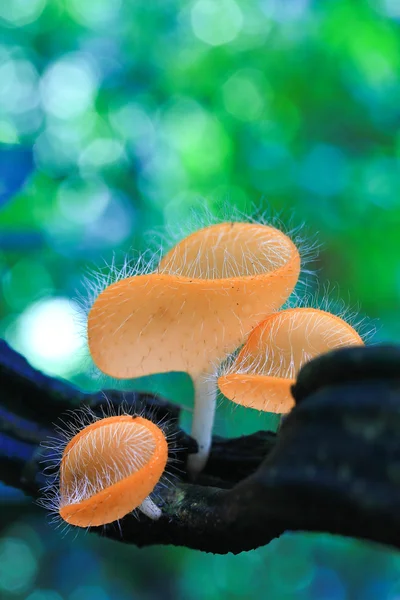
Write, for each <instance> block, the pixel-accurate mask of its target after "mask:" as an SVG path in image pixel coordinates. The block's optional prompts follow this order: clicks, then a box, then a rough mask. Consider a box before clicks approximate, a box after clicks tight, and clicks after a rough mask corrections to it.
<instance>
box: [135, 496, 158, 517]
mask: <svg viewBox="0 0 400 600" xmlns="http://www.w3.org/2000/svg"><path fill="white" fill-rule="evenodd" d="M138 509H139V510H141V511H142V513H144V514H145V515H146V517H149V519H152V520H153V521H157V520H158V519H159V518H160V517H161V508H159V507H158V506H157V505H156V504H154V502H153V500H152V499H151V498H150V496H147V498H145V499H144V500H143V502H142V504H140V505H139V506H138Z"/></svg>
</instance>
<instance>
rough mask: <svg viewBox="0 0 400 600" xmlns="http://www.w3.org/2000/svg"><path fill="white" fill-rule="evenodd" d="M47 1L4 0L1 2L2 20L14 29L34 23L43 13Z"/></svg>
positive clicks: (0, 16)
mask: <svg viewBox="0 0 400 600" xmlns="http://www.w3.org/2000/svg"><path fill="white" fill-rule="evenodd" d="M45 6H46V0H3V1H2V2H0V19H4V21H6V23H7V24H8V25H10V26H12V27H21V26H23V25H28V24H29V23H33V21H36V19H37V18H38V17H39V16H40V15H41V13H42V12H43V9H44V7H45Z"/></svg>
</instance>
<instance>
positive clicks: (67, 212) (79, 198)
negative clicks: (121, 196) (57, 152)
mask: <svg viewBox="0 0 400 600" xmlns="http://www.w3.org/2000/svg"><path fill="white" fill-rule="evenodd" d="M109 203H110V190H109V189H108V187H107V186H106V185H105V184H104V183H103V182H102V181H101V180H100V179H77V178H70V179H67V180H65V181H64V182H63V183H62V184H61V185H60V186H59V188H58V191H57V204H58V207H59V210H60V213H61V215H62V216H63V217H65V218H66V219H68V220H69V221H71V222H72V223H76V224H79V225H85V224H89V223H93V222H94V221H96V220H97V219H98V218H99V217H101V215H102V214H103V213H104V211H105V210H106V209H107V206H108V205H109Z"/></svg>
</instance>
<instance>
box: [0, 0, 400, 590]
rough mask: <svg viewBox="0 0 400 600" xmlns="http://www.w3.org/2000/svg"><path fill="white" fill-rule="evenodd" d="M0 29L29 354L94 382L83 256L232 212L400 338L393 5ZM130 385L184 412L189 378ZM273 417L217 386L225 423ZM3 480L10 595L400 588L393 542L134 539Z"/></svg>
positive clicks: (58, 6) (2, 209) (44, 12)
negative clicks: (224, 547) (198, 546)
mask: <svg viewBox="0 0 400 600" xmlns="http://www.w3.org/2000/svg"><path fill="white" fill-rule="evenodd" d="M0 23H1V26H2V31H1V32H2V36H1V38H0V167H1V174H2V177H3V179H4V181H3V183H1V182H0V184H1V185H0V193H3V192H4V190H5V195H3V198H5V199H3V200H2V204H0V335H1V336H2V337H4V338H5V339H6V340H7V341H9V342H10V343H11V345H12V346H13V347H15V348H16V349H18V350H19V351H21V352H22V353H23V354H24V355H25V356H27V358H28V359H29V360H30V361H31V362H32V363H33V364H34V365H35V366H37V367H38V368H41V369H42V370H44V371H46V372H49V373H51V374H55V375H59V376H62V377H66V378H68V379H70V380H71V381H73V382H74V383H77V384H78V385H80V386H82V387H85V388H87V389H96V388H99V387H100V385H101V384H102V380H101V379H99V378H98V377H96V375H95V373H94V372H93V370H92V369H91V368H90V365H89V364H88V361H87V359H86V355H85V349H84V347H83V346H82V344H83V338H82V335H81V327H80V325H79V324H77V323H78V321H79V319H78V318H77V312H78V313H79V306H78V305H77V304H76V303H75V299H76V298H77V295H78V294H79V293H83V294H85V291H84V288H83V287H82V279H83V277H84V274H85V273H86V272H87V269H88V268H93V267H96V266H97V268H102V267H103V265H104V261H105V262H106V263H110V262H111V261H112V259H113V256H114V257H115V261H116V263H117V264H118V263H120V262H122V261H123V257H124V256H125V255H127V254H129V255H133V254H134V253H135V252H136V251H144V250H146V248H147V247H148V246H149V245H151V246H154V240H155V239H159V235H160V232H161V233H163V232H165V231H166V230H169V229H170V228H172V229H174V228H175V229H176V228H181V227H182V228H185V226H186V224H187V222H188V220H190V219H191V218H192V215H193V212H194V214H195V215H198V214H201V215H204V213H205V212H206V213H207V212H208V213H209V214H211V215H213V216H214V217H215V218H229V217H230V216H231V215H232V213H233V211H234V210H235V209H236V210H239V211H241V212H242V213H245V214H247V215H248V216H253V215H255V214H260V213H265V214H266V215H267V218H276V217H279V219H280V220H281V222H282V223H283V224H284V225H285V226H287V227H290V226H293V225H295V226H298V225H302V224H304V229H303V236H304V237H305V238H308V237H311V238H312V239H315V236H316V239H317V240H318V242H319V243H320V244H321V247H320V256H319V260H318V262H317V263H315V264H313V265H311V266H312V267H313V268H317V269H318V281H319V287H318V286H317V284H316V279H315V278H311V279H310V280H309V286H310V287H309V290H310V292H311V293H313V294H314V296H315V297H316V298H317V299H319V300H321V298H322V297H323V296H324V294H325V295H326V290H327V289H328V290H329V295H330V297H331V299H332V300H333V303H334V304H333V306H338V309H339V308H340V306H339V305H340V299H342V300H343V301H344V303H345V304H346V305H349V306H350V307H354V306H356V307H357V312H358V314H359V315H361V316H367V323H366V325H365V330H366V331H367V330H369V329H371V328H373V327H374V326H375V327H376V329H377V331H376V334H375V336H374V338H373V340H374V341H375V342H379V341H400V320H399V304H400V262H399V256H400V242H399V240H400V200H399V193H400V169H399V152H400V137H399V133H398V130H399V123H400V121H399V117H400V112H399V107H400V77H399V73H400V29H399V24H400V4H399V2H398V1H397V0H369V1H367V0H356V1H354V2H346V1H340V0H325V1H324V2H315V1H314V2H312V1H311V0H264V1H255V2H250V1H247V0H243V1H241V2H239V1H235V0H219V1H218V2H213V1H212V0H195V1H193V2H178V1H177V0H170V1H167V2H166V1H164V2H160V1H157V0H154V1H153V2H151V3H145V2H134V1H133V0H125V1H124V0H101V1H99V0H85V1H82V0H30V1H29V2H27V1H24V0H12V1H10V2H2V3H0ZM22 149H23V151H24V152H26V153H27V155H28V156H29V157H30V160H31V162H32V165H31V167H29V168H28V167H27V168H25V167H23V165H22V163H21V161H19V159H18V157H19V154H18V152H19V150H22ZM10 150H12V151H13V152H15V154H14V155H13V156H15V159H14V161H13V162H12V163H11V165H10V164H9V162H8V163H7V168H6V167H5V165H6V162H5V159H4V157H6V156H8V152H9V151H10ZM2 160H3V166H2V165H1V161H2ZM24 169H25V170H24ZM10 172H12V173H14V174H16V178H17V180H18V181H19V184H15V185H14V187H13V186H11V187H10V182H9V177H8V175H7V173H10ZM18 178H19V179H18ZM9 189H11V191H9V193H7V191H8V190H9ZM201 218H203V217H201ZM78 316H79V315H78ZM131 387H134V388H136V389H151V390H153V391H159V392H161V393H163V394H164V395H166V396H167V397H169V398H171V399H173V400H175V401H176V402H180V403H182V404H184V405H185V406H186V407H187V409H188V410H187V411H185V415H186V418H185V421H184V425H185V426H186V425H187V424H188V423H189V421H190V407H191V385H190V381H189V379H188V378H187V377H185V376H184V375H179V374H173V375H171V376H170V375H167V376H156V377H153V378H147V379H145V380H141V381H140V382H133V383H132V384H131ZM0 393H1V391H0ZM249 412H250V414H249ZM274 425H276V423H274V421H273V420H272V418H269V417H268V416H267V417H266V416H259V415H258V414H253V413H252V411H247V412H246V411H244V410H242V409H236V410H233V409H232V408H230V406H227V403H226V402H224V401H223V400H222V399H221V406H220V407H219V410H218V417H217V430H218V431H219V432H220V433H223V434H225V435H239V434H241V433H247V432H250V431H254V430H256V429H258V428H260V427H273V426H274ZM0 493H1V496H0V502H1V505H0V511H1V512H0V525H1V537H0V596H1V598H4V599H5V600H11V599H17V600H20V599H21V600H25V599H26V600H125V599H132V598H138V599H141V600H142V599H144V600H152V599H158V598H163V599H164V598H165V599H169V598H171V599H172V598H173V599H174V600H175V599H182V600H186V599H188V600H191V599H193V600H203V599H204V600H205V599H206V598H207V599H211V600H214V599H215V600H217V599H220V598H221V599H222V598H223V599H225V598H226V599H232V600H233V599H235V600H236V599H241V598H268V599H269V600H274V599H282V600H287V599H289V598H299V599H300V600H301V599H308V598H316V599H318V600H347V599H349V600H353V599H355V600H364V599H366V600H367V599H368V600H369V599H374V598H379V600H396V599H397V600H398V599H399V598H400V556H399V555H398V554H397V553H395V552H392V551H389V550H387V549H384V548H378V547H375V546H373V545H370V544H367V543H361V542H358V541H353V540H342V539H338V538H334V537H332V536H327V535H319V536H317V535H300V534H296V535H295V534H290V533H288V534H286V535H285V536H283V537H282V538H281V539H279V540H276V541H274V542H273V543H271V544H270V545H269V546H268V547H265V548H261V549H259V550H257V551H254V552H248V553H244V554H241V555H239V556H236V557H234V556H230V555H229V556H212V555H209V554H201V553H199V552H195V551H191V550H187V549H181V548H161V547H156V548H147V549H144V550H138V549H136V548H134V547H125V546H123V545H119V544H116V543H113V542H110V541H107V540H101V539H100V538H97V537H94V536H90V535H84V534H80V535H78V536H77V537H74V534H69V535H67V536H66V537H63V536H62V535H61V534H60V533H59V532H58V531H56V530H55V529H54V528H53V527H52V526H51V525H50V524H49V523H48V520H47V518H46V515H45V514H44V512H43V511H42V510H41V509H39V508H37V507H35V506H32V504H31V503H30V502H29V500H26V499H24V498H23V497H21V496H20V495H19V494H15V493H13V492H12V490H9V489H7V488H4V487H3V488H0Z"/></svg>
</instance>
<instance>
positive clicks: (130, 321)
mask: <svg viewBox="0 0 400 600" xmlns="http://www.w3.org/2000/svg"><path fill="white" fill-rule="evenodd" d="M299 272H300V256H299V253H298V251H297V248H296V246H295V245H294V244H293V242H292V241H291V240H290V238H288V237H287V236H286V235H285V234H283V233H282V232H281V231H279V230H277V229H275V228H273V227H268V226H265V225H258V224H251V223H221V224H219V225H212V226H211V227H208V228H205V229H202V230H200V231H197V232H196V233H194V234H192V235H191V236H189V237H187V238H185V239H184V240H182V242H180V243H179V244H177V246H175V247H174V248H173V249H172V250H171V251H170V252H169V253H168V254H167V255H166V256H165V257H164V258H163V260H162V261H161V262H160V265H159V268H158V270H157V272H156V273H152V274H149V275H139V276H136V277H130V278H127V279H123V280H121V281H118V282H116V283H114V284H112V285H110V286H109V287H108V288H106V289H105V290H104V291H103V292H102V293H101V294H100V295H99V296H98V297H97V299H96V300H95V302H94V304H93V306H92V308H91V310H90V313H89V317H88V341H89V349H90V353H91V355H92V358H93V360H94V362H95V364H96V365H97V366H98V368H99V369H101V371H103V372H104V373H106V374H108V375H111V376H112V377H116V378H121V379H128V378H131V377H139V376H142V375H150V374H153V373H161V372H168V371H186V372H188V373H189V374H191V375H192V376H193V377H196V376H197V375H199V374H200V373H202V372H205V371H209V370H211V368H212V365H213V363H215V362H217V361H218V360H219V359H221V357H223V356H225V354H226V353H227V352H232V351H233V350H234V349H235V348H236V347H237V346H238V345H240V343H241V341H242V340H243V338H244V337H245V336H246V335H247V334H248V332H249V331H251V329H252V328H253V327H254V326H255V325H256V324H257V323H259V321H260V320H261V319H262V318H264V317H265V316H266V315H268V314H270V313H271V312H272V311H274V310H276V309H277V308H279V307H280V306H281V305H282V304H283V303H284V302H285V301H286V299H287V298H288V296H289V295H290V293H291V292H292V290H293V288H294V286H295V284H296V282H297V280H298V277H299Z"/></svg>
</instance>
